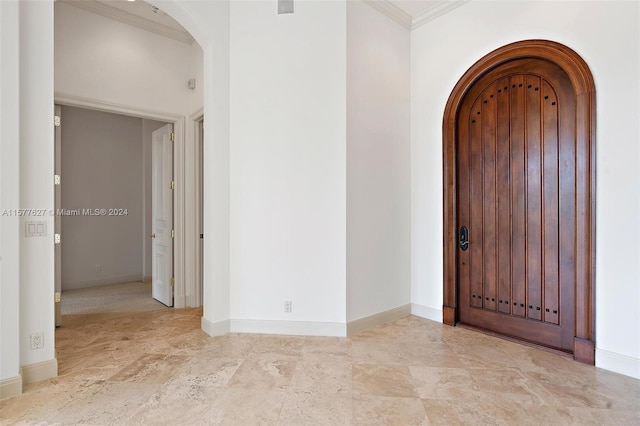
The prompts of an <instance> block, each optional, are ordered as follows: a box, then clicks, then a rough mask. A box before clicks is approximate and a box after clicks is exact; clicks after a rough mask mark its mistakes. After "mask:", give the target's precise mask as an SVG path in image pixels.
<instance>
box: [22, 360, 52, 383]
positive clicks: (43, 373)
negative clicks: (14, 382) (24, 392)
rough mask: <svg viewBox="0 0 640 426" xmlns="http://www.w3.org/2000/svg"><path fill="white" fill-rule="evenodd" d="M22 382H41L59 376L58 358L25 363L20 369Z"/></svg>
mask: <svg viewBox="0 0 640 426" xmlns="http://www.w3.org/2000/svg"><path fill="white" fill-rule="evenodd" d="M20 375H21V376H22V383H24V384H25V385H28V384H29V383H35V382H40V381H42V380H47V379H51V378H52V377H57V376H58V360H57V359H56V358H54V359H50V360H49V361H43V362H37V363H35V364H29V365H24V366H23V367H22V368H21V369H20Z"/></svg>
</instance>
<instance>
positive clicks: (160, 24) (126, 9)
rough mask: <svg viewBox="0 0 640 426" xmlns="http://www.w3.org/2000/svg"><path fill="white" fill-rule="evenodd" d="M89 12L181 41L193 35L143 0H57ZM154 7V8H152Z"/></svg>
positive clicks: (185, 41)
mask: <svg viewBox="0 0 640 426" xmlns="http://www.w3.org/2000/svg"><path fill="white" fill-rule="evenodd" d="M58 1H62V2H63V3H65V4H68V5H71V6H75V7H79V8H81V9H84V10H87V11H89V12H93V13H96V14H98V15H102V16H104V17H107V18H110V19H114V20H116V21H120V22H122V23H125V24H129V25H132V26H135V27H138V28H141V29H143V30H146V31H150V32H152V33H156V34H159V35H161V36H164V37H168V38H172V39H174V40H178V41H181V42H183V43H187V44H191V43H193V41H194V40H193V37H191V34H189V32H187V31H186V30H185V29H184V28H183V27H182V26H181V25H180V24H179V23H177V22H176V21H175V20H174V19H173V18H171V17H170V16H169V15H167V14H166V13H164V12H162V11H161V10H160V9H158V8H157V7H156V8H153V7H152V6H151V5H150V4H149V3H146V2H144V1H136V2H129V1H124V0H122V1H104V0H102V1H101V0H58ZM154 9H155V10H154Z"/></svg>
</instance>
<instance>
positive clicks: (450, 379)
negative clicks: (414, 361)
mask: <svg viewBox="0 0 640 426" xmlns="http://www.w3.org/2000/svg"><path fill="white" fill-rule="evenodd" d="M409 370H410V372H411V377H412V378H413V384H414V386H415V389H416V392H417V393H418V396H419V397H420V398H422V399H448V400H457V399H461V398H464V397H465V396H466V395H467V394H468V392H469V391H470V390H471V389H472V386H473V381H472V379H471V375H470V374H469V372H468V371H467V370H466V369H464V368H440V367H410V368H409Z"/></svg>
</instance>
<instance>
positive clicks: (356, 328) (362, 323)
mask: <svg viewBox="0 0 640 426" xmlns="http://www.w3.org/2000/svg"><path fill="white" fill-rule="evenodd" d="M411 311H412V309H411V304H410V303H408V304H406V305H402V306H398V307H397V308H392V309H388V310H386V311H382V312H378V313H377V314H373V315H369V316H366V317H363V318H359V319H357V320H354V321H349V322H348V323H347V336H353V335H354V334H358V333H360V332H362V331H364V330H366V329H369V328H373V327H376V326H378V325H381V324H384V323H387V322H391V321H395V320H398V319H400V318H403V317H406V316H407V315H411Z"/></svg>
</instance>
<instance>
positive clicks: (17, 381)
mask: <svg viewBox="0 0 640 426" xmlns="http://www.w3.org/2000/svg"><path fill="white" fill-rule="evenodd" d="M21 394H22V376H20V375H17V376H15V377H9V378H8V379H2V380H0V400H2V399H7V398H11V397H12V396H18V395H21Z"/></svg>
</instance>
